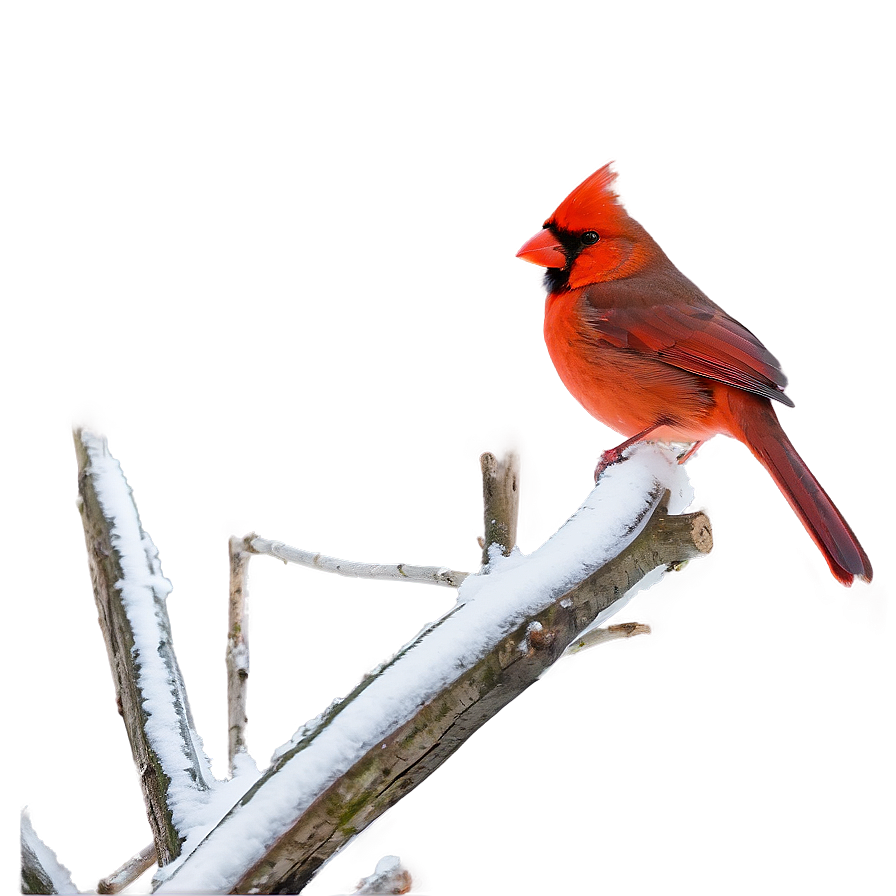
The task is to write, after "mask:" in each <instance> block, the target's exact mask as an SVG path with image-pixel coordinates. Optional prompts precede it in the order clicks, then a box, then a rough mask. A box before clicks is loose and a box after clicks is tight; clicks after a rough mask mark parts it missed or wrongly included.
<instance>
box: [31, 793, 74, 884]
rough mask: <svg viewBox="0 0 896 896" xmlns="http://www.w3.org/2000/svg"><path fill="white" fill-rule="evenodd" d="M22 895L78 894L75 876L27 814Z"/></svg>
mask: <svg viewBox="0 0 896 896" xmlns="http://www.w3.org/2000/svg"><path fill="white" fill-rule="evenodd" d="M21 843H22V888H21V892H22V893H34V894H38V893H79V892H80V890H78V888H77V887H76V886H75V885H74V883H73V882H72V876H71V874H70V873H69V870H68V868H66V867H65V866H64V865H63V864H62V863H61V862H60V861H59V859H58V858H57V856H56V853H55V852H53V850H52V849H50V847H49V846H47V844H46V843H44V841H43V840H41V839H40V837H38V836H37V832H36V831H35V830H34V828H33V826H32V825H31V819H30V818H29V817H28V811H27V810H25V811H23V812H22V821H21Z"/></svg>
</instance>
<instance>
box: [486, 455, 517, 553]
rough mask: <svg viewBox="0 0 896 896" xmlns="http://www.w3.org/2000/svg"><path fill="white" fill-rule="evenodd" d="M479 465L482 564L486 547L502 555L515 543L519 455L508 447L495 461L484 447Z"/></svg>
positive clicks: (493, 456)
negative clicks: (483, 529) (500, 457)
mask: <svg viewBox="0 0 896 896" xmlns="http://www.w3.org/2000/svg"><path fill="white" fill-rule="evenodd" d="M479 465H480V467H481V468H482V503H483V518H484V522H485V537H484V538H483V544H482V565H483V566H488V564H489V548H491V546H492V545H493V544H496V545H498V546H499V547H500V548H501V553H502V554H504V556H505V557H506V556H507V555H508V554H509V553H510V552H511V551H512V550H513V548H514V546H515V545H516V524H517V518H518V515H519V506H520V491H519V482H520V459H519V456H518V455H517V454H516V453H514V452H512V451H510V452H508V453H507V454H505V455H504V457H503V458H502V459H501V460H500V461H499V460H498V459H497V458H496V457H495V455H494V454H492V453H491V452H489V451H486V452H485V454H483V455H481V456H480V458H479Z"/></svg>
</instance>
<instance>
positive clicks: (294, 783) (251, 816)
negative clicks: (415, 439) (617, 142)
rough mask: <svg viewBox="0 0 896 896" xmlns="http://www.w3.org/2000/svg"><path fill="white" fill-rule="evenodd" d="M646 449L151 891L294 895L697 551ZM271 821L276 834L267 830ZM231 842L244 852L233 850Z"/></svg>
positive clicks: (274, 772) (336, 712)
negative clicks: (579, 645) (651, 580)
mask: <svg viewBox="0 0 896 896" xmlns="http://www.w3.org/2000/svg"><path fill="white" fill-rule="evenodd" d="M640 451H641V452H642V453H641V458H642V460H641V461H639V462H637V463H636V462H634V457H632V458H630V459H629V460H628V461H627V462H626V464H625V465H620V466H619V467H617V468H615V470H614V473H613V476H607V477H604V478H603V479H602V480H601V483H600V486H599V487H600V489H601V493H600V495H596V492H597V488H598V487H597V486H596V487H595V491H594V492H592V494H591V495H590V496H589V498H588V499H587V500H586V502H585V503H584V504H583V505H582V507H580V508H579V510H578V511H577V512H576V513H575V514H574V515H573V517H571V519H570V520H569V521H568V522H567V523H566V524H565V526H564V527H563V530H562V532H563V537H562V538H561V537H559V533H558V536H555V537H554V538H552V539H551V540H549V541H548V542H547V543H546V544H545V545H543V546H542V547H541V548H539V549H538V551H536V552H534V553H533V554H532V555H530V556H528V557H526V558H518V559H514V560H512V561H508V562H507V565H506V566H503V565H502V564H501V563H493V568H492V569H491V570H490V571H489V572H490V574H489V575H486V576H483V575H479V576H473V577H471V579H470V580H468V582H467V583H466V584H465V585H464V588H463V589H462V590H461V592H460V594H459V595H458V603H457V604H456V605H455V606H454V607H453V608H452V609H451V610H450V611H448V612H447V613H446V614H445V615H443V616H442V617H441V618H440V619H439V620H437V621H436V622H434V623H432V624H431V625H430V626H428V627H427V628H426V629H425V630H424V631H423V632H422V633H421V634H420V635H419V636H418V637H417V638H416V639H415V640H414V641H413V642H411V643H410V644H408V645H406V646H405V647H404V648H402V650H400V651H399V653H398V654H397V655H396V656H395V657H394V658H393V659H392V660H390V661H389V662H387V663H386V664H384V665H383V666H382V667H381V668H380V669H378V670H376V671H375V672H373V673H371V675H369V676H368V677H367V678H365V679H364V680H363V681H362V682H361V683H360V684H359V685H358V686H357V687H356V688H355V689H354V691H352V692H351V693H350V694H348V695H347V696H346V697H345V698H343V699H342V700H338V701H336V702H334V704H333V705H332V706H331V707H330V708H329V709H328V710H327V711H326V712H324V713H322V714H321V715H320V716H319V717H318V718H317V719H315V720H314V721H313V722H311V723H309V724H308V725H306V726H304V727H303V728H302V729H301V730H300V731H299V732H298V733H297V734H296V735H295V736H294V738H293V740H292V742H291V743H290V744H287V745H286V746H285V747H283V748H281V750H280V751H278V754H277V756H276V758H275V760H274V762H273V763H272V765H271V767H270V768H269V769H268V770H267V771H266V772H265V773H264V774H263V775H262V776H261V777H260V778H259V779H258V781H257V782H256V783H255V784H254V786H252V787H251V788H250V789H249V790H248V792H246V794H245V796H243V797H242V799H241V800H240V801H239V802H238V803H237V804H236V805H235V806H234V807H233V808H232V809H231V810H230V812H229V813H228V814H227V815H226V816H225V817H224V818H223V819H222V820H221V821H220V822H219V824H218V825H217V826H216V827H215V828H214V829H213V830H212V831H211V832H210V833H209V834H208V835H207V836H206V838H205V839H204V840H203V841H202V842H201V843H199V845H198V846H197V847H196V848H195V850H194V851H193V852H191V853H190V854H189V855H187V856H185V857H184V859H183V860H182V861H181V862H180V864H179V865H178V866H177V867H173V868H172V869H171V871H170V873H167V874H166V873H164V869H163V872H162V874H161V879H160V880H159V886H158V889H157V893H159V894H161V893H167V892H174V893H178V892H184V891H191V890H192V891H195V890H201V889H203V888H204V887H207V886H208V881H209V880H210V879H214V880H215V881H216V886H218V887H220V886H225V887H227V888H229V889H230V891H231V892H239V893H247V892H269V893H271V892H272V893H277V892H290V893H297V892H299V891H300V890H301V889H302V888H303V887H304V885H305V884H306V883H307V882H308V881H309V880H310V879H311V877H312V876H313V875H314V874H315V873H316V871H317V870H318V868H319V867H320V866H321V865H322V864H323V863H324V862H325V861H326V860H327V859H328V858H329V857H330V856H332V855H333V854H334V853H335V852H336V851H337V850H339V849H340V848H342V847H343V846H344V845H345V844H346V843H347V842H348V841H349V840H350V839H351V838H352V837H353V836H354V835H355V834H357V833H358V832H360V831H361V830H363V829H364V828H365V827H367V825H369V824H370V823H371V822H372V821H373V820H375V819H376V818H377V817H379V816H380V815H381V814H382V813H383V812H384V811H386V810H387V809H388V808H389V807H390V806H392V805H393V804H394V803H396V802H397V801H398V800H399V799H401V797H402V796H404V795H405V794H407V793H408V792H409V791H410V790H412V789H413V788H414V787H416V786H417V784H419V783H420V782H422V781H423V780H425V778H426V777H428V775H429V774H431V773H432V772H433V771H434V770H435V769H436V768H438V766H440V765H441V764H442V763H443V762H444V761H445V760H446V759H447V758H448V757H449V756H451V755H452V754H453V753H454V751H455V750H457V748H458V747H459V746H460V745H461V744H462V743H464V742H465V741H466V740H467V738H469V737H470V736H471V735H472V734H473V733H474V732H475V731H476V730H477V729H478V728H479V727H481V726H482V725H483V724H484V723H485V722H486V721H488V719H489V718H491V717H492V716H494V715H495V714H496V713H497V712H498V711H499V710H500V709H501V708H502V707H503V706H505V705H506V704H507V703H508V702H510V701H511V700H512V699H514V698H515V697H516V696H518V695H519V694H520V693H522V692H523V691H524V690H525V689H526V688H527V687H529V685H531V684H532V683H534V682H535V681H536V680H537V679H538V677H539V676H540V675H541V674H542V673H543V671H544V670H545V669H546V668H547V667H548V666H550V665H551V664H552V663H553V662H555V661H556V660H557V659H558V658H559V657H560V656H561V655H562V654H563V652H564V650H565V648H566V647H567V646H568V645H569V644H570V643H571V642H572V641H573V640H574V639H575V637H576V636H577V634H578V633H579V632H581V631H582V630H584V629H585V628H587V627H588V626H589V625H591V624H592V623H594V622H596V621H597V622H599V621H600V620H601V619H603V618H605V617H606V616H608V615H609V614H610V613H611V612H613V605H614V604H615V603H616V602H617V601H620V600H621V599H622V598H624V597H625V596H626V594H627V593H628V592H630V590H631V589H632V588H633V587H634V586H635V585H636V583H637V582H638V581H639V580H640V579H641V578H643V577H644V576H645V575H647V574H648V573H649V572H651V571H652V570H654V569H655V568H657V567H660V568H666V569H668V568H670V567H671V566H672V565H673V564H675V563H678V562H680V561H683V560H685V559H688V558H691V557H696V556H699V555H700V554H702V553H706V552H707V551H708V550H709V549H710V547H711V536H710V534H709V533H710V530H709V521H708V520H707V518H706V517H705V515H704V514H702V513H698V514H690V515H686V516H670V515H668V514H667V513H666V512H665V507H664V506H663V505H664V502H665V500H667V498H668V495H669V491H666V488H667V485H663V484H660V482H659V480H658V479H657V478H656V477H659V479H662V480H663V481H664V482H666V483H672V482H677V480H676V478H675V477H676V476H681V475H682V474H681V472H680V468H679V467H678V466H677V464H674V461H670V460H669V459H668V458H664V457H662V456H661V455H660V452H659V449H654V448H652V447H645V448H643V449H640ZM669 487H672V486H671V485H670V486H669ZM674 488H675V490H676V492H677V491H680V482H679V483H678V484H677V485H676V486H674ZM644 489H647V490H648V491H647V493H646V494H645V492H644ZM664 495H665V497H664ZM608 507H613V508H615V511H614V512H615V517H614V519H613V520H612V521H611V523H612V524H610V523H609V522H608V521H607V520H606V508H608ZM614 555H615V556H614ZM589 558H590V559H589ZM573 570H577V572H574V571H573ZM576 578H578V579H580V581H579V582H578V584H576ZM496 607H500V608H501V609H500V610H499V611H498V612H496V611H495V608H496ZM286 806H289V807H290V814H291V818H290V817H289V816H284V815H283V811H284V807H286ZM272 812H273V813H276V815H277V822H276V824H275V825H273V826H271V827H269V828H268V829H267V830H264V831H263V830H261V829H260V828H259V822H260V820H261V819H265V818H269V817H271V813H272ZM237 843H239V844H246V848H245V849H243V850H240V851H234V850H233V848H232V847H231V846H228V845H231V844H237Z"/></svg>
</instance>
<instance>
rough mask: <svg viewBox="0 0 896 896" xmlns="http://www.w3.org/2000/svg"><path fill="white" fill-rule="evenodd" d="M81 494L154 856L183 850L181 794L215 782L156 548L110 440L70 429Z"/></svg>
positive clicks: (164, 859)
mask: <svg viewBox="0 0 896 896" xmlns="http://www.w3.org/2000/svg"><path fill="white" fill-rule="evenodd" d="M74 436H75V451H76V454H77V457H78V493H79V508H80V511H81V520H82V523H83V525H84V538H85V541H86V543H87V557H88V562H89V565H90V574H91V578H92V579H93V591H94V597H95V598H96V604H97V608H98V610H99V623H100V628H101V630H102V632H103V637H104V639H105V641H106V649H107V652H108V654H109V663H110V665H111V668H112V678H113V680H114V683H115V691H116V695H117V698H118V707H119V711H120V712H121V716H122V719H123V720H124V724H125V728H126V729H127V733H128V740H129V741H130V743H131V750H132V752H133V755H134V763H135V765H136V767H137V771H138V774H139V776H140V784H141V787H142V790H143V798H144V802H145V803H146V812H147V816H148V818H149V823H150V827H151V828H152V832H153V837H154V839H155V846H156V850H157V854H158V860H159V863H160V864H162V865H164V864H167V863H168V862H170V861H171V860H172V859H174V858H176V857H177V856H178V855H179V854H180V849H181V842H182V837H183V836H185V829H186V828H187V827H188V826H189V820H188V819H187V818H186V816H185V815H184V810H180V809H177V808H176V806H182V805H184V803H185V802H188V801H185V800H183V799H181V800H180V801H178V797H184V796H186V795H187V794H190V795H196V794H198V793H199V792H204V791H207V790H208V788H209V784H208V782H209V781H210V780H211V779H212V775H211V770H210V769H209V766H208V760H207V758H206V757H205V754H204V753H202V750H201V747H200V746H199V743H198V737H197V735H196V732H195V728H194V726H193V719H192V716H191V714H190V707H189V703H188V701H187V693H186V689H185V687H184V683H183V678H182V676H181V672H180V667H179V666H178V663H177V657H176V656H175V654H174V648H173V646H172V642H171V623H170V621H169V619H168V610H167V607H166V603H165V601H166V598H167V595H168V592H169V590H170V584H169V583H168V581H167V580H166V579H165V578H164V577H163V576H162V571H161V567H160V565H159V560H158V552H157V551H156V548H155V546H154V545H153V543H152V541H151V540H150V539H149V536H148V535H147V534H146V533H145V532H144V531H143V528H142V527H141V525H140V517H139V516H138V514H137V508H136V507H135V506H134V501H133V497H132V495H131V489H130V486H128V484H127V480H126V479H125V478H124V475H123V473H122V472H121V467H120V466H119V464H118V461H116V460H115V458H113V457H112V456H111V455H110V454H109V450H108V447H107V445H106V440H105V439H103V438H100V437H97V436H93V435H91V434H90V433H87V432H83V431H81V430H76V432H75V434H74Z"/></svg>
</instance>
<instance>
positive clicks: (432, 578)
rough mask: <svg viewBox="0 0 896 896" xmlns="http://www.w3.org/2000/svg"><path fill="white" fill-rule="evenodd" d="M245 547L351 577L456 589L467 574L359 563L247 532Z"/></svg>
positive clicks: (428, 567)
mask: <svg viewBox="0 0 896 896" xmlns="http://www.w3.org/2000/svg"><path fill="white" fill-rule="evenodd" d="M244 542H245V544H246V549H247V550H249V551H250V552H251V553H253V554H267V555H268V556H269V557H276V558H277V559H278V560H282V561H283V562H284V563H297V564H298V565H299V566H308V567H311V568H312V569H320V570H323V571H324V572H334V573H336V574H337V575H340V576H348V577H349V578H354V579H390V580H392V581H395V582H417V583H419V584H424V585H447V586H448V587H450V588H457V587H458V586H459V585H460V584H461V582H463V580H464V579H465V578H466V577H467V576H468V575H469V573H468V572H459V571H458V570H456V569H448V568H447V567H444V566H411V565H410V564H408V563H396V564H383V563H360V562H358V561H356V560H340V559H339V558H338V557H328V556H327V555H326V554H321V553H317V552H315V551H303V550H301V549H300V548H293V547H290V546H289V545H288V544H284V543H283V542H282V541H270V540H268V539H267V538H259V537H258V536H257V535H255V534H252V535H247V536H246V537H245V539H244Z"/></svg>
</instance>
